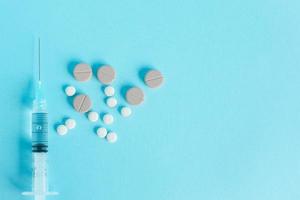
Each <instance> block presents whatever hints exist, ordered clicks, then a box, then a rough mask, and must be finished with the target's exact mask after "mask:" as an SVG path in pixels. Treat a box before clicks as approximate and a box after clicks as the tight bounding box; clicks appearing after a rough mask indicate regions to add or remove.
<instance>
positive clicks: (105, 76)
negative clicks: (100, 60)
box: [97, 65, 116, 85]
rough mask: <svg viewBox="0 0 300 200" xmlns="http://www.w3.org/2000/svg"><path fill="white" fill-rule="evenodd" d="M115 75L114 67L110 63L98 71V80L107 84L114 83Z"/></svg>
mask: <svg viewBox="0 0 300 200" xmlns="http://www.w3.org/2000/svg"><path fill="white" fill-rule="evenodd" d="M115 76H116V73H115V70H114V68H112V67H111V66H109V65H105V66H102V67H100V68H99V69H98V71H97V77H98V80H99V81H100V82H101V83H103V84H105V85H108V84H110V83H112V82H113V81H114V80H115Z"/></svg>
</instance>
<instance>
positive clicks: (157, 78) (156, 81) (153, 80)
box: [144, 70, 164, 88]
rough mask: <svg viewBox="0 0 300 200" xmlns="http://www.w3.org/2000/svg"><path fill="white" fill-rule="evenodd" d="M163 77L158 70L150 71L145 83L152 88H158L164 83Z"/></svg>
mask: <svg viewBox="0 0 300 200" xmlns="http://www.w3.org/2000/svg"><path fill="white" fill-rule="evenodd" d="M163 80H164V78H163V76H162V74H161V73H160V71H158V70H150V71H149V72H147V74H146V76H145V78H144V82H145V84H146V85H147V86H149V87H150V88H157V87H159V86H161V84H162V83H163Z"/></svg>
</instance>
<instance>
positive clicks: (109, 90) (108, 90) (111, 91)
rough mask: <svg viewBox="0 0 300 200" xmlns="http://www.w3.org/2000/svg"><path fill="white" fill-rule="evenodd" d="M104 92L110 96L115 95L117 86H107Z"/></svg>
mask: <svg viewBox="0 0 300 200" xmlns="http://www.w3.org/2000/svg"><path fill="white" fill-rule="evenodd" d="M104 94H105V95H106V96H108V97H111V96H114V94H115V88H114V87H113V86H110V85H109V86H106V87H105V88H104Z"/></svg>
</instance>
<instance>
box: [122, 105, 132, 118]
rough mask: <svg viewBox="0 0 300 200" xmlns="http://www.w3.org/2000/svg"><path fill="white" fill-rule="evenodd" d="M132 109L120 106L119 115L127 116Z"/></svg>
mask: <svg viewBox="0 0 300 200" xmlns="http://www.w3.org/2000/svg"><path fill="white" fill-rule="evenodd" d="M131 113H132V111H131V109H130V108H129V107H123V108H121V115H122V116H123V117H129V116H130V115H131Z"/></svg>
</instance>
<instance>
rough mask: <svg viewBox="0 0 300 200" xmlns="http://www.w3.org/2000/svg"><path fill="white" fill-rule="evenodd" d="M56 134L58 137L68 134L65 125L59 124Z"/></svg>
mask: <svg viewBox="0 0 300 200" xmlns="http://www.w3.org/2000/svg"><path fill="white" fill-rule="evenodd" d="M56 132H57V133H58V134H59V135H66V134H67V133H68V128H67V127H66V126H65V125H63V124H61V125H59V126H58V127H57V128H56Z"/></svg>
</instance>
